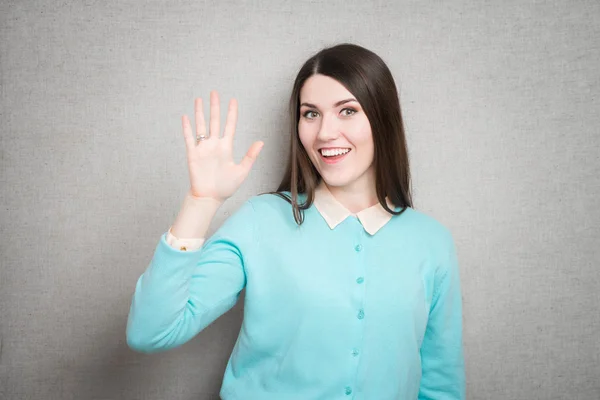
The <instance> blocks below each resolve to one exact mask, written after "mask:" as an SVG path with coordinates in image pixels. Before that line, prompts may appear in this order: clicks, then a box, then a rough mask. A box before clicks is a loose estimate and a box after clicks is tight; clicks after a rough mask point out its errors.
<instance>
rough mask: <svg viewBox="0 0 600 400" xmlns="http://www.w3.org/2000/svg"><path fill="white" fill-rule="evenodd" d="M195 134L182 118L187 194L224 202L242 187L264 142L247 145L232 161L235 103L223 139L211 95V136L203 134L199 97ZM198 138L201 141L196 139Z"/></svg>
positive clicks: (215, 100) (216, 97) (216, 104)
mask: <svg viewBox="0 0 600 400" xmlns="http://www.w3.org/2000/svg"><path fill="white" fill-rule="evenodd" d="M194 108H195V116H196V135H193V134H192V127H191V124H190V120H189V118H188V117H187V115H185V114H184V115H183V117H182V122H183V136H184V138H185V146H186V154H187V160H188V169H189V173H190V194H191V195H192V196H194V197H198V198H212V199H215V200H217V201H220V202H224V201H225V200H226V199H227V198H229V197H231V196H232V195H233V194H234V193H235V191H236V190H237V189H238V188H239V187H240V186H241V184H242V183H243V182H244V180H245V179H246V177H247V176H248V174H249V173H250V169H251V168H252V165H253V164H254V161H256V157H257V156H258V154H259V153H260V151H261V149H262V147H263V145H264V143H263V142H262V141H257V142H254V143H253V144H252V146H250V148H249V149H248V152H247V153H246V155H245V156H244V158H243V159H242V161H241V162H240V163H239V164H236V163H235V162H234V160H233V138H234V134H235V126H236V123H237V100H236V99H231V100H230V102H229V110H228V113H227V120H226V123H225V130H224V132H223V137H220V127H219V122H220V113H219V95H218V94H217V92H216V91H212V92H210V133H209V134H207V133H206V123H205V121H204V112H203V106H202V98H197V99H196V100H195V104H194ZM197 137H199V138H202V137H205V138H204V139H203V140H198V139H197Z"/></svg>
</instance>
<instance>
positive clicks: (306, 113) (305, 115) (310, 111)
mask: <svg viewBox="0 0 600 400" xmlns="http://www.w3.org/2000/svg"><path fill="white" fill-rule="evenodd" d="M309 113H314V111H312V110H309V111H306V112H305V113H304V114H302V116H303V117H304V118H308V117H307V115H308V114H309ZM308 119H312V118H308Z"/></svg>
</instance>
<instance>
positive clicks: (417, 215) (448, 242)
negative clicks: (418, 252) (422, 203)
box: [401, 207, 454, 252]
mask: <svg viewBox="0 0 600 400" xmlns="http://www.w3.org/2000/svg"><path fill="white" fill-rule="evenodd" d="M401 217H404V223H405V224H407V226H408V228H409V230H410V231H411V232H412V233H414V234H415V235H416V236H418V237H419V239H421V240H422V241H425V242H427V243H429V244H430V245H431V246H432V247H433V248H435V249H437V250H439V251H442V252H446V251H447V250H448V249H449V248H452V247H453V246H454V239H453V236H452V232H451V231H450V228H449V227H448V226H447V225H445V224H443V223H442V222H440V221H439V220H438V219H436V218H435V217H433V216H432V215H431V214H429V213H426V212H424V211H419V210H415V209H414V208H410V207H409V208H407V209H406V211H405V212H404V213H402V214H401Z"/></svg>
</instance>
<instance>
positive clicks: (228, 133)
mask: <svg viewBox="0 0 600 400" xmlns="http://www.w3.org/2000/svg"><path fill="white" fill-rule="evenodd" d="M237 116H238V104H237V100H236V99H231V100H230V101H229V111H228V112H227V120H226V121H225V131H224V132H223V139H228V140H233V136H234V134H235V126H236V123H237Z"/></svg>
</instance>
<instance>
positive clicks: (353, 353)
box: [352, 348, 358, 357]
mask: <svg viewBox="0 0 600 400" xmlns="http://www.w3.org/2000/svg"><path fill="white" fill-rule="evenodd" d="M352 355H353V356H354V357H356V356H357V355H358V349H356V348H355V349H352Z"/></svg>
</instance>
